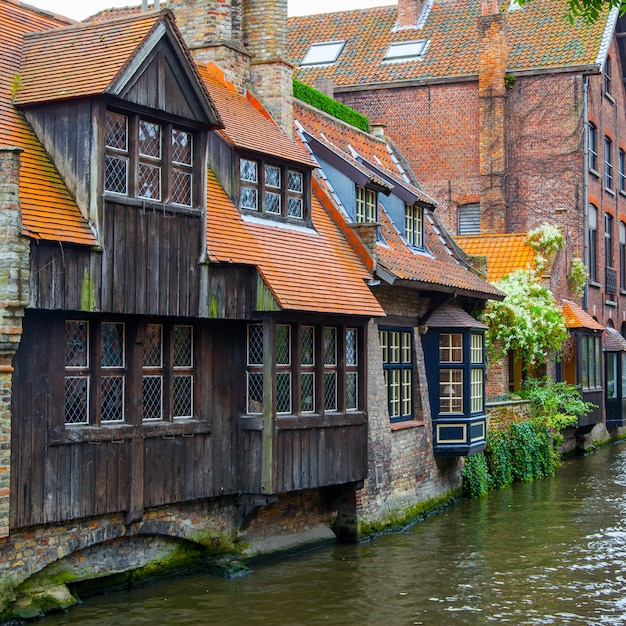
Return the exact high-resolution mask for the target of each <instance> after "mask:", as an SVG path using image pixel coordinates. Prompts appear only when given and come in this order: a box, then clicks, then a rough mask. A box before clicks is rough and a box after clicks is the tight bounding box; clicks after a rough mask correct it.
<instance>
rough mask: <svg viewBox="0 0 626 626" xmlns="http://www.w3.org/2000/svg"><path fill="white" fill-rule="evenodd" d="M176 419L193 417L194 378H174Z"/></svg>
mask: <svg viewBox="0 0 626 626" xmlns="http://www.w3.org/2000/svg"><path fill="white" fill-rule="evenodd" d="M173 392H174V417H193V376H174V389H173Z"/></svg>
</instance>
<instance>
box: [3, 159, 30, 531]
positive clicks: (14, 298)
mask: <svg viewBox="0 0 626 626" xmlns="http://www.w3.org/2000/svg"><path fill="white" fill-rule="evenodd" d="M21 152H22V150H21V149H20V148H0V537H4V536H6V535H8V533H9V501H10V492H11V391H12V386H13V365H12V362H13V357H14V355H15V352H16V350H17V348H18V345H19V342H20V339H21V336H22V317H23V315H24V309H25V308H26V305H27V304H28V275H29V244H28V240H27V239H26V238H25V237H22V235H21V226H22V223H21V210H20V202H19V187H18V185H19V168H20V153H21Z"/></svg>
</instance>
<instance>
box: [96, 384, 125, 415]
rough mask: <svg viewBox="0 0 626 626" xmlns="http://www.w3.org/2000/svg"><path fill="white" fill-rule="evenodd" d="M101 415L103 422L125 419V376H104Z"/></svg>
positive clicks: (101, 389)
mask: <svg viewBox="0 0 626 626" xmlns="http://www.w3.org/2000/svg"><path fill="white" fill-rule="evenodd" d="M100 416H101V417H100V419H101V421H102V422H121V421H123V420H124V376H103V377H102V382H101V385H100Z"/></svg>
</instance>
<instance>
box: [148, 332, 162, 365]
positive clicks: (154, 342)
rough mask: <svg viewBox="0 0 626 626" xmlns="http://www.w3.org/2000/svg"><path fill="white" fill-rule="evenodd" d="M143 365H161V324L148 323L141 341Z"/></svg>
mask: <svg viewBox="0 0 626 626" xmlns="http://www.w3.org/2000/svg"><path fill="white" fill-rule="evenodd" d="M143 366H144V367H162V366H163V326H161V324H148V326H147V327H146V336H145V339H144V343H143Z"/></svg>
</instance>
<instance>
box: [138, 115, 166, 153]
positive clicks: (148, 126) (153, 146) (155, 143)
mask: <svg viewBox="0 0 626 626" xmlns="http://www.w3.org/2000/svg"><path fill="white" fill-rule="evenodd" d="M139 154H140V155H141V156H147V157H153V158H155V159H160V158H161V127H160V126H159V125H158V124H154V123H153V122H147V121H146V120H139Z"/></svg>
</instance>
